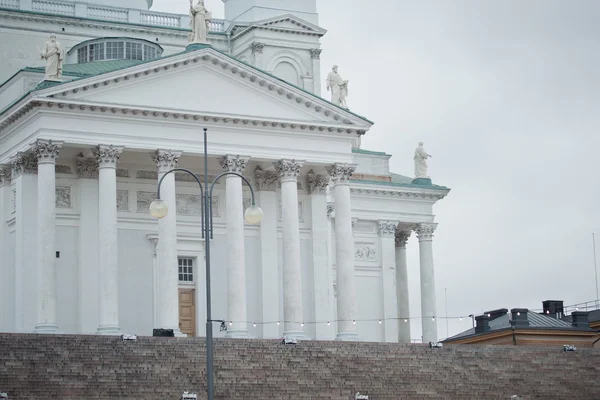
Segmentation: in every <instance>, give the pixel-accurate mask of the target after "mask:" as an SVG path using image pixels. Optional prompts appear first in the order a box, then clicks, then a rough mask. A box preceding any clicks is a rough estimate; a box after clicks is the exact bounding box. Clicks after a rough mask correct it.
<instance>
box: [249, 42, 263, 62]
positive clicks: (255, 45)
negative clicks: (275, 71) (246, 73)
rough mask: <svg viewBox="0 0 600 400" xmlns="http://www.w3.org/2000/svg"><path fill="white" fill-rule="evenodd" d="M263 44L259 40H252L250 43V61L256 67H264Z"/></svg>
mask: <svg viewBox="0 0 600 400" xmlns="http://www.w3.org/2000/svg"><path fill="white" fill-rule="evenodd" d="M264 48H265V44H264V43H261V42H252V43H251V44H250V51H251V52H252V61H253V63H254V66H255V67H256V68H261V69H264V65H263V49H264Z"/></svg>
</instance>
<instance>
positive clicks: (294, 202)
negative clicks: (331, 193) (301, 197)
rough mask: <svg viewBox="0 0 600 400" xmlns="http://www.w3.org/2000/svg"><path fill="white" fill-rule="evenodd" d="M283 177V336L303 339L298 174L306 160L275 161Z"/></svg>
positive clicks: (280, 175) (280, 176)
mask: <svg viewBox="0 0 600 400" xmlns="http://www.w3.org/2000/svg"><path fill="white" fill-rule="evenodd" d="M273 165H274V166H275V169H276V170H277V173H278V175H279V179H280V181H281V225H282V237H283V240H282V242H283V319H284V327H283V336H284V337H286V338H289V339H294V338H295V339H303V338H304V332H303V328H302V322H303V318H302V267H301V265H300V224H299V223H298V175H299V174H300V168H301V167H302V165H304V162H303V161H296V160H285V159H282V160H279V161H277V162H275V163H273Z"/></svg>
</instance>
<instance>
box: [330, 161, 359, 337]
mask: <svg viewBox="0 0 600 400" xmlns="http://www.w3.org/2000/svg"><path fill="white" fill-rule="evenodd" d="M355 169H356V166H355V165H351V164H333V165H331V166H329V167H327V171H328V172H329V175H330V176H331V177H332V178H333V181H334V184H335V246H336V249H335V250H336V252H335V256H336V272H337V294H338V296H337V298H338V300H337V319H338V333H337V337H336V339H337V340H357V339H358V335H357V334H356V325H355V323H354V320H355V318H356V276H355V273H354V237H353V235H352V208H351V204H350V186H349V184H348V181H349V180H350V177H351V176H352V173H353V172H354V170H355Z"/></svg>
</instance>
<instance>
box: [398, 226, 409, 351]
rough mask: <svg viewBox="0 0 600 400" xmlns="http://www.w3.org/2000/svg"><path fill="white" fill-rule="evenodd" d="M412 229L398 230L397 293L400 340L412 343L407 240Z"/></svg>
mask: <svg viewBox="0 0 600 400" xmlns="http://www.w3.org/2000/svg"><path fill="white" fill-rule="evenodd" d="M410 234H411V231H400V230H397V231H396V237H395V241H396V293H397V298H398V341H399V342H400V343H410V307H409V300H408V299H409V297H408V267H407V263H406V242H407V241H408V238H409V237H410Z"/></svg>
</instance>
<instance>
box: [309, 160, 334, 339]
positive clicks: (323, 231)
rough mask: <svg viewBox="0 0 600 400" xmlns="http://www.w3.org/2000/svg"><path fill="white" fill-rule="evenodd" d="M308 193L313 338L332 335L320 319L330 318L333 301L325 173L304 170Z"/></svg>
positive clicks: (329, 327)
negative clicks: (314, 324)
mask: <svg viewBox="0 0 600 400" xmlns="http://www.w3.org/2000/svg"><path fill="white" fill-rule="evenodd" d="M307 183H308V192H309V193H310V209H311V226H312V264H313V286H314V292H313V293H314V299H315V320H316V321H318V322H321V323H318V324H317V325H316V326H315V333H316V337H315V338H316V339H321V340H323V339H332V338H333V327H332V326H331V325H328V324H325V323H323V322H324V321H331V320H333V305H332V303H331V301H330V299H331V292H332V291H333V283H332V282H331V274H330V271H329V246H328V243H329V241H330V240H329V226H328V225H329V220H328V219H327V198H326V192H327V186H328V185H329V176H326V175H317V174H315V173H314V172H313V171H312V170H311V171H310V172H309V173H308V174H307Z"/></svg>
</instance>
